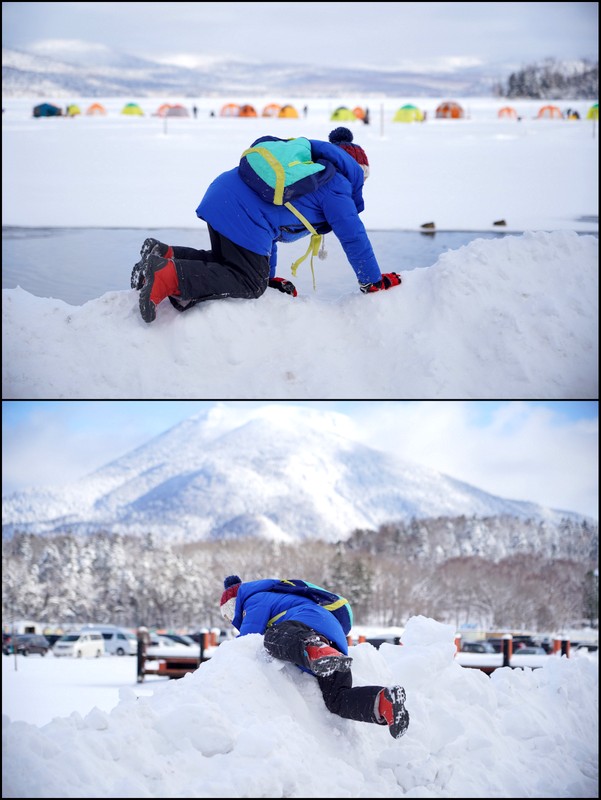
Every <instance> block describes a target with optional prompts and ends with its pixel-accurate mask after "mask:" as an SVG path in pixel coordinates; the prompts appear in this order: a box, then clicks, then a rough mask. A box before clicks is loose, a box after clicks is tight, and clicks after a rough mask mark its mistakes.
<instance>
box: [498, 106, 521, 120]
mask: <svg viewBox="0 0 601 800" xmlns="http://www.w3.org/2000/svg"><path fill="white" fill-rule="evenodd" d="M497 116H498V117H500V118H503V117H505V118H507V119H517V118H518V112H517V111H516V110H515V108H512V107H511V106H503V108H500V109H499V111H498V113H497Z"/></svg>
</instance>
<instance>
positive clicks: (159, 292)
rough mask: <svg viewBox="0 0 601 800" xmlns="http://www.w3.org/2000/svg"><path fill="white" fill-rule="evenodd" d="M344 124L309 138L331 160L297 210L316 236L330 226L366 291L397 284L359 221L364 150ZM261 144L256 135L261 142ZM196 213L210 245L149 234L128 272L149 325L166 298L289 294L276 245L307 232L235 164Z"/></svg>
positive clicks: (316, 154)
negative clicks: (272, 291)
mask: <svg viewBox="0 0 601 800" xmlns="http://www.w3.org/2000/svg"><path fill="white" fill-rule="evenodd" d="M352 139H353V134H352V133H351V131H350V130H349V129H348V128H336V129H335V130H333V131H332V132H331V133H330V135H329V141H328V142H323V141H318V140H309V141H310V144H311V154H312V159H313V160H314V161H319V162H320V163H323V164H329V165H332V167H333V171H334V173H335V174H333V176H332V169H331V168H330V170H329V172H328V179H327V181H324V182H323V183H321V184H320V183H319V181H317V184H318V185H317V188H316V189H315V190H313V191H311V192H309V193H308V194H305V195H303V196H302V197H299V198H298V199H296V200H295V203H294V205H295V208H296V209H297V210H298V211H299V212H300V213H301V214H302V215H303V216H304V217H305V218H306V219H307V220H308V222H309V223H310V224H311V225H312V227H313V228H314V229H315V231H316V232H317V234H325V233H329V232H330V231H333V232H334V234H335V235H336V237H337V238H338V239H339V241H340V243H341V245H342V247H343V249H344V252H345V254H346V256H347V258H348V260H349V263H350V265H351V267H352V268H353V270H354V271H355V274H356V276H357V280H358V282H359V287H360V290H361V291H362V292H363V293H365V294H367V293H372V292H376V291H380V290H384V289H390V288H391V287H393V286H398V285H399V284H400V283H401V276H400V275H399V274H398V273H396V272H389V273H385V274H382V272H381V271H380V267H379V266H378V262H377V260H376V257H375V255H374V251H373V248H372V246H371V242H370V240H369V237H368V235H367V232H366V230H365V227H364V225H363V222H362V221H361V220H360V219H359V214H360V213H361V212H362V211H363V208H364V201H363V183H364V181H365V179H366V178H367V176H368V175H369V162H368V159H367V156H366V154H365V151H364V150H363V148H361V147H359V145H357V144H354V143H353V141H352ZM258 141H261V140H258ZM196 214H197V216H198V217H199V218H200V219H202V220H204V221H205V222H206V223H207V227H208V232H209V238H210V242H211V249H210V250H196V249H194V248H191V247H180V246H172V245H167V244H165V243H163V242H160V241H158V240H157V239H153V238H147V239H146V240H145V241H144V243H143V244H142V248H141V250H140V255H141V258H140V261H139V262H138V263H137V264H136V265H135V266H134V268H133V270H132V275H131V287H132V289H139V290H140V313H141V315H142V318H143V319H144V320H145V321H146V322H152V321H153V320H154V319H155V318H156V307H157V305H158V304H159V303H160V302H161V301H162V300H164V299H165V298H167V297H168V298H169V299H170V301H171V303H172V305H173V306H175V308H177V309H178V310H180V311H183V310H184V309H186V308H189V307H190V306H191V305H194V304H195V303H198V302H200V301H203V300H213V299H217V298H225V297H236V298H248V299H250V298H257V297H260V296H261V295H262V294H263V293H264V292H265V290H266V289H267V287H271V288H274V289H278V290H279V291H281V292H285V293H287V294H290V295H292V296H294V297H296V296H297V291H296V288H295V286H294V284H293V283H292V282H291V281H289V280H287V279H285V278H281V277H277V276H276V271H277V256H278V251H277V245H278V243H279V242H292V241H295V240H297V239H300V238H301V237H304V236H307V235H308V234H309V230H308V229H307V228H306V227H305V226H304V225H303V224H302V223H301V222H300V221H299V219H298V218H297V217H296V216H295V215H294V214H293V213H292V212H291V211H290V210H289V209H288V208H286V207H285V206H283V205H274V204H272V203H269V202H267V201H266V200H263V199H262V198H261V197H260V196H259V195H258V194H257V192H256V191H254V190H253V189H252V188H251V187H250V186H248V185H247V184H246V183H245V182H244V181H243V180H242V178H241V177H240V175H239V167H235V168H234V169H231V170H229V171H227V172H224V173H222V174H221V175H219V176H218V177H217V178H216V179H215V180H214V181H213V182H212V183H211V184H210V186H209V188H208V189H207V191H206V193H205V195H204V197H203V199H202V200H201V202H200V205H199V206H198V208H197V209H196Z"/></svg>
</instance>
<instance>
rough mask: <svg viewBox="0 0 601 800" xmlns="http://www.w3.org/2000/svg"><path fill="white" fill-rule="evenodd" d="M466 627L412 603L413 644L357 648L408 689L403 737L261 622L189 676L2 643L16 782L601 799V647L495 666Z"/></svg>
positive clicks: (374, 673)
mask: <svg viewBox="0 0 601 800" xmlns="http://www.w3.org/2000/svg"><path fill="white" fill-rule="evenodd" d="M454 635H455V631H454V629H453V628H452V627H450V626H448V625H442V624H440V623H438V622H435V621H434V620H432V619H427V618H425V617H413V618H412V619H410V620H409V621H408V623H407V625H406V626H405V629H404V631H403V634H402V639H401V641H402V646H400V647H399V646H395V645H388V644H383V645H382V646H381V647H380V649H379V650H376V649H375V648H374V647H372V646H371V645H370V644H368V643H364V644H360V645H356V646H354V647H352V648H351V650H350V652H351V655H352V656H353V675H354V683H355V685H361V684H382V685H384V684H386V685H389V684H394V683H400V684H402V685H403V686H404V687H405V689H406V692H407V708H408V710H409V712H410V716H411V723H410V726H409V730H408V732H407V734H406V735H405V736H404V737H403V738H401V739H399V740H393V739H392V738H391V737H390V735H389V734H388V732H387V730H386V729H385V728H382V727H379V726H376V725H369V724H365V723H359V722H353V721H350V720H344V719H341V718H340V717H337V716H334V715H332V714H330V712H328V711H327V709H326V708H325V706H324V704H323V699H322V697H321V693H320V691H319V688H318V685H317V682H316V681H315V680H314V679H313V678H312V677H311V676H310V675H307V674H306V673H302V672H300V671H299V670H298V669H297V668H296V667H294V666H292V665H288V664H284V663H282V662H278V661H269V660H268V659H267V657H266V654H265V651H264V648H263V645H262V637H261V636H259V635H258V634H253V635H250V636H246V637H242V638H240V639H235V640H230V641H227V642H225V643H224V644H222V645H220V646H219V647H218V648H217V650H216V651H215V652H214V655H213V657H212V658H211V660H210V661H208V662H206V663H204V664H202V665H201V667H200V668H199V669H198V670H197V671H196V672H194V673H191V674H189V675H186V676H185V677H184V678H182V679H181V680H179V681H168V680H166V679H163V678H155V677H152V676H151V677H149V678H147V679H146V681H145V682H144V683H143V684H137V683H136V663H135V662H136V659H135V658H133V657H127V656H125V657H123V658H119V657H117V656H106V657H104V658H101V659H80V660H78V659H73V660H71V659H58V658H57V659H54V658H53V657H52V656H51V655H48V656H46V657H45V658H42V657H41V656H29V657H27V658H23V657H17V668H16V669H15V657H14V656H3V658H2V662H3V663H2V667H3V669H2V695H3V697H2V700H3V750H2V754H3V770H2V789H3V791H2V796H3V797H366V798H367V797H370V798H373V797H516V798H517V797H520V798H522V797H572V798H577V797H578V798H582V797H598V661H597V655H596V654H588V653H582V652H580V651H579V652H578V653H576V652H575V651H572V656H571V657H570V658H569V659H567V658H566V657H565V656H564V657H560V656H558V655H554V656H546V657H545V659H544V662H545V664H544V666H543V667H542V668H540V669H535V670H531V669H513V670H512V669H509V668H502V669H498V670H496V671H495V672H494V673H493V674H492V676H490V677H488V676H487V675H485V674H484V673H483V672H481V671H480V670H477V669H467V668H464V667H462V666H460V664H459V663H458V658H455V644H454ZM523 658H527V657H526V656H524V657H523Z"/></svg>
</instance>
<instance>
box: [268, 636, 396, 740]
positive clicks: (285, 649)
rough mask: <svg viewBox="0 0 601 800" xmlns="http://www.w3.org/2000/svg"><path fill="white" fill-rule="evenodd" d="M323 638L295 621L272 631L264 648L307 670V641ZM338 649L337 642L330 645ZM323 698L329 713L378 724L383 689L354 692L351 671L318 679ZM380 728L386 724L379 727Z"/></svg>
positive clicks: (373, 687) (276, 656) (365, 688)
mask: <svg viewBox="0 0 601 800" xmlns="http://www.w3.org/2000/svg"><path fill="white" fill-rule="evenodd" d="M316 634H317V635H318V636H321V638H322V639H324V640H326V641H327V639H326V638H325V637H324V636H323V635H322V634H320V633H319V632H318V631H315V630H313V628H310V627H309V626H308V625H304V624H303V623H302V622H297V621H295V620H292V621H288V622H280V623H279V624H278V625H273V626H272V627H271V628H268V629H267V631H266V632H265V636H264V645H265V649H266V650H267V652H268V653H269V654H270V655H272V656H273V657H274V658H278V659H280V661H291V662H292V663H293V664H297V665H298V666H305V659H304V651H305V640H306V639H307V637H308V636H315V635H316ZM330 644H331V645H332V646H333V647H336V645H335V644H334V642H330ZM315 678H316V680H317V682H318V683H319V688H320V689H321V693H322V695H323V699H324V702H325V704H326V708H327V709H328V711H331V712H332V714H338V716H339V717H344V718H345V719H354V720H357V721H358V722H376V723H378V719H377V716H376V711H375V708H374V706H375V703H376V697H377V695H378V693H379V692H380V690H381V689H382V688H383V687H382V686H357V687H354V688H353V677H352V674H351V671H350V670H348V671H347V672H334V673H333V674H332V675H327V676H325V677H319V676H317V675H316V676H315ZM378 724H384V725H385V724H386V723H385V722H384V723H378Z"/></svg>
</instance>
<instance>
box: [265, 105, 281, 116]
mask: <svg viewBox="0 0 601 800" xmlns="http://www.w3.org/2000/svg"><path fill="white" fill-rule="evenodd" d="M281 108H282V107H281V106H279V105H278V104H277V103H269V105H266V106H265V108H264V109H263V113H262V115H261V116H263V117H277V115H278V114H279V113H280V111H281Z"/></svg>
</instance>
